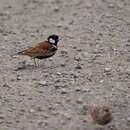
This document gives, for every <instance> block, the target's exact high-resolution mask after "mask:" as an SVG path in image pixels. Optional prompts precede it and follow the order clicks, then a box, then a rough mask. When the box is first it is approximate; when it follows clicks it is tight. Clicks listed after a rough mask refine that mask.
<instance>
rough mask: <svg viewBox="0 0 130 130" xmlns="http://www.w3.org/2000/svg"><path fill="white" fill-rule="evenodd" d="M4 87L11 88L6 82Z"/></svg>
mask: <svg viewBox="0 0 130 130" xmlns="http://www.w3.org/2000/svg"><path fill="white" fill-rule="evenodd" d="M3 87H5V88H11V87H10V86H9V85H8V84H7V83H4V84H3Z"/></svg>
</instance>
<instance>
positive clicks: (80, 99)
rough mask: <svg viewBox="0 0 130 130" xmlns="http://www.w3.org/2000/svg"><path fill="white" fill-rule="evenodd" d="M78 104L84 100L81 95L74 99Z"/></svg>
mask: <svg viewBox="0 0 130 130" xmlns="http://www.w3.org/2000/svg"><path fill="white" fill-rule="evenodd" d="M76 102H77V103H78V104H82V103H83V102H84V101H83V98H82V97H79V98H78V99H77V101H76Z"/></svg>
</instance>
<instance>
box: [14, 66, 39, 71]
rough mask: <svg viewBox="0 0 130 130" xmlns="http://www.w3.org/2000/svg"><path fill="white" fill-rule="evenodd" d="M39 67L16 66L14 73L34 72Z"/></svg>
mask: <svg viewBox="0 0 130 130" xmlns="http://www.w3.org/2000/svg"><path fill="white" fill-rule="evenodd" d="M39 67H40V66H35V65H23V66H16V68H15V69H14V70H15V71H24V70H34V69H38V68H39Z"/></svg>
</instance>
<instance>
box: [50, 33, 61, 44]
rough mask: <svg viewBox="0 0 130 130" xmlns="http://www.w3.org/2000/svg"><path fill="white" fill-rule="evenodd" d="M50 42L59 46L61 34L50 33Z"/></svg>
mask: <svg viewBox="0 0 130 130" xmlns="http://www.w3.org/2000/svg"><path fill="white" fill-rule="evenodd" d="M48 42H49V43H51V44H54V45H55V46H57V44H58V42H59V36H58V35H55V34H53V35H50V36H49V37H48Z"/></svg>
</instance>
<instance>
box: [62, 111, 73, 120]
mask: <svg viewBox="0 0 130 130" xmlns="http://www.w3.org/2000/svg"><path fill="white" fill-rule="evenodd" d="M62 115H63V116H64V117H66V118H67V119H68V120H71V118H72V116H71V114H70V113H68V112H64V113H62Z"/></svg>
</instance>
